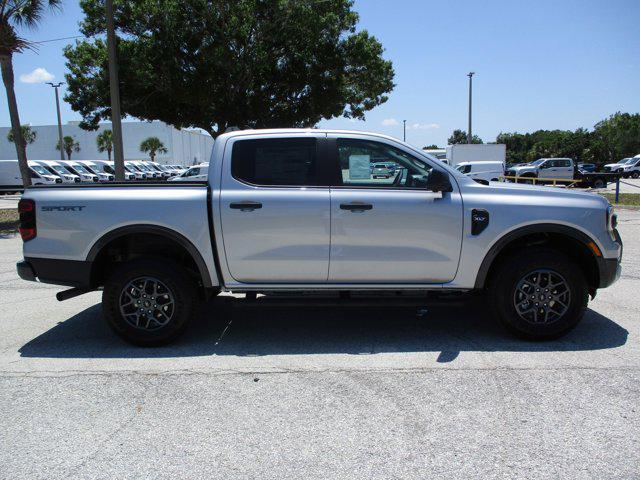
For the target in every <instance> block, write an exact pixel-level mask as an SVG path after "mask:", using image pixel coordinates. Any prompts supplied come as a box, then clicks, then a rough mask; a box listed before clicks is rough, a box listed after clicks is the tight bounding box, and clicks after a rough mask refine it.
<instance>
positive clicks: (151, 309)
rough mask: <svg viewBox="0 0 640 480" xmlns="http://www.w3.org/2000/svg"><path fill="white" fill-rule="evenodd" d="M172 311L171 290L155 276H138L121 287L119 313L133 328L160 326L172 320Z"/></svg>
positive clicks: (173, 304) (173, 307) (173, 309)
mask: <svg viewBox="0 0 640 480" xmlns="http://www.w3.org/2000/svg"><path fill="white" fill-rule="evenodd" d="M174 311H175V300H174V295H173V292H172V291H171V290H169V289H168V288H167V286H166V285H165V284H164V283H162V282H161V281H160V280H158V279H156V278H152V277H139V278H136V279H134V280H131V281H130V282H129V283H128V284H127V285H126V286H125V287H124V288H123V289H122V293H121V295H120V313H121V314H122V317H123V318H124V319H125V320H126V321H127V323H129V324H130V325H131V326H133V327H135V328H139V329H141V330H156V329H158V328H162V327H164V326H165V325H167V324H168V323H169V322H170V321H171V320H172V318H173V314H174Z"/></svg>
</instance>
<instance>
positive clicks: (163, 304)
mask: <svg viewBox="0 0 640 480" xmlns="http://www.w3.org/2000/svg"><path fill="white" fill-rule="evenodd" d="M195 291H196V286H195V284H194V282H193V280H191V278H190V277H189V276H188V275H187V273H186V272H185V270H184V269H183V268H182V267H181V266H180V265H178V264H176V263H174V262H171V261H170V260H166V259H162V260H161V259H153V258H145V259H139V260H134V261H131V262H127V263H124V264H122V265H121V266H119V267H118V268H117V269H116V270H115V271H114V272H113V274H112V275H111V276H110V277H109V279H108V280H107V282H106V283H105V286H104V292H103V294H102V306H103V312H104V316H105V319H106V321H107V323H108V324H109V326H110V327H111V328H112V329H113V330H114V331H115V333H117V334H118V335H119V336H120V337H122V338H123V339H124V340H126V341H127V342H130V343H133V344H135V345H140V346H147V347H152V346H159V345H165V344H167V343H170V342H172V341H173V340H175V339H176V338H177V337H178V336H179V335H181V334H182V333H183V332H184V331H185V330H186V328H187V326H188V324H189V321H190V320H191V316H192V313H193V310H194V305H195V302H196V295H195Z"/></svg>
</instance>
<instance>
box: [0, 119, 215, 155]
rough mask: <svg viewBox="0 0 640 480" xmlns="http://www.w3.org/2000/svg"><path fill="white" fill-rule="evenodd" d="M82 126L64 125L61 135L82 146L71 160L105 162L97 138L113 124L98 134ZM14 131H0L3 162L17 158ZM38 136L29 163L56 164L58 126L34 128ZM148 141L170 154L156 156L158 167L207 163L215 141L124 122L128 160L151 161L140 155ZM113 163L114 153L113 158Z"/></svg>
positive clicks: (186, 132)
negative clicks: (11, 135) (9, 136)
mask: <svg viewBox="0 0 640 480" xmlns="http://www.w3.org/2000/svg"><path fill="white" fill-rule="evenodd" d="M79 123H80V122H69V123H67V124H65V125H62V135H63V136H67V135H69V136H71V137H73V138H74V139H75V140H76V141H77V142H78V143H79V144H80V151H79V152H73V153H72V154H71V159H72V160H101V159H103V160H106V159H107V152H99V151H98V147H97V145H96V137H97V136H98V135H99V134H100V133H101V132H102V131H104V130H108V129H111V124H110V123H101V124H100V127H99V128H98V130H93V131H89V130H83V129H81V128H80V127H79ZM10 129H11V127H0V160H13V159H15V158H16V148H15V146H14V144H13V143H12V142H9V141H8V140H7V134H8V133H9V130H10ZM31 129H32V130H33V131H35V132H36V133H37V137H36V140H35V142H33V143H32V144H30V145H27V158H28V159H30V160H45V159H48V160H55V159H58V158H60V152H59V151H58V150H56V145H57V144H58V126H57V125H31ZM149 137H158V138H159V139H160V141H162V143H164V146H165V148H166V149H167V153H157V155H156V161H157V162H159V163H173V164H179V165H185V166H186V165H194V164H196V163H201V162H208V161H209V157H210V156H211V150H212V149H213V138H211V136H210V135H208V134H207V133H203V132H201V131H198V130H178V129H177V128H174V127H172V126H171V125H167V124H166V123H163V122H158V121H155V122H123V123H122V143H123V147H124V158H125V160H148V159H149V156H148V154H147V153H143V152H141V151H140V143H141V142H142V141H143V140H145V139H146V138H149ZM111 158H112V159H113V153H112V154H111Z"/></svg>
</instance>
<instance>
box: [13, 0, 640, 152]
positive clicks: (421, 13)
mask: <svg viewBox="0 0 640 480" xmlns="http://www.w3.org/2000/svg"><path fill="white" fill-rule="evenodd" d="M355 9H356V11H357V12H358V13H359V14H360V28H364V29H367V30H368V31H369V32H370V33H372V34H373V35H375V36H376V37H377V38H378V39H379V40H380V41H381V42H382V44H383V45H384V47H385V54H384V55H385V57H386V58H388V59H390V60H392V61H393V64H394V68H395V71H396V78H395V83H396V87H395V89H394V90H393V91H392V92H391V93H390V95H389V100H388V101H387V103H385V104H384V105H382V106H380V107H378V108H376V109H374V110H372V111H371V112H369V113H368V114H367V119H366V121H365V122H360V121H357V122H353V121H349V120H346V119H333V120H329V121H323V122H322V123H321V124H320V126H325V127H332V128H348V129H357V130H370V131H375V132H380V133H386V134H389V135H393V136H396V137H399V138H401V137H402V120H404V119H406V120H407V125H408V129H407V141H408V142H410V143H412V144H414V145H416V146H420V147H421V146H423V145H426V144H431V143H436V144H438V145H441V146H442V145H444V144H445V143H446V139H447V137H448V136H449V135H450V134H451V131H452V130H453V129H454V128H462V129H466V124H467V77H466V73H467V72H468V71H470V70H472V71H475V72H476V76H475V77H474V116H473V122H474V128H473V130H474V133H475V134H478V135H480V137H482V138H483V139H484V140H485V141H493V140H495V136H496V135H497V134H498V133H499V132H501V131H519V132H527V131H533V130H536V129H540V128H547V129H555V128H560V129H575V128H578V127H586V128H591V127H592V126H593V125H594V124H595V123H596V122H597V121H599V120H600V119H602V118H604V117H606V116H608V115H609V114H611V113H614V112H615V111H617V110H620V111H627V112H633V113H635V112H639V111H640V27H639V24H638V20H640V1H638V0H608V1H603V0H598V1H597V0H579V1H578V0H562V1H558V0H556V1H551V0H537V1H535V2H532V1H525V0H509V1H498V0H492V1H481V0H469V1H467V0H458V1H455V2H443V1H425V0H357V1H356V4H355ZM81 18H82V12H81V10H80V7H79V5H78V4H77V2H74V1H71V0H67V1H65V2H64V9H63V12H62V13H58V14H56V15H49V16H47V17H46V18H45V20H44V22H43V25H42V27H41V28H39V29H38V30H36V31H32V32H25V36H27V38H29V39H32V40H48V39H53V38H59V37H68V36H73V35H78V34H79V32H78V21H79V20H80V19H81ZM69 42H70V41H59V42H50V43H45V44H41V45H40V47H39V49H38V51H37V52H25V53H23V54H19V55H16V57H15V59H14V68H15V75H16V94H17V96H18V102H19V108H20V115H21V120H22V123H30V124H32V125H42V124H53V123H55V122H56V117H55V109H54V100H53V92H52V91H51V88H50V87H49V86H47V85H43V84H38V83H24V82H22V81H21V80H20V76H21V75H26V74H29V73H31V72H33V70H35V69H37V68H44V69H45V70H46V71H47V72H49V73H50V74H52V75H54V76H55V80H56V81H62V80H64V78H63V76H64V73H65V66H64V57H63V56H62V48H63V47H64V45H66V44H67V43H69ZM1 96H2V100H0V125H2V126H7V125H9V115H8V111H7V105H6V100H5V96H4V93H2V94H1ZM62 118H63V122H66V121H68V120H78V119H79V118H80V117H79V116H78V115H77V114H76V113H74V112H73V111H71V109H70V108H69V107H68V105H66V104H65V105H63V108H62Z"/></svg>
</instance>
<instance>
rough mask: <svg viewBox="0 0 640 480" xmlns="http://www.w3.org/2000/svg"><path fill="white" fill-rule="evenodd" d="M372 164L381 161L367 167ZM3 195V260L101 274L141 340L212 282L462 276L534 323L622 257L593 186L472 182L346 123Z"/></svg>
mask: <svg viewBox="0 0 640 480" xmlns="http://www.w3.org/2000/svg"><path fill="white" fill-rule="evenodd" d="M379 163H385V164H387V165H393V167H394V168H393V169H391V170H393V174H392V175H390V176H389V177H386V178H373V175H372V173H371V172H372V168H371V167H372V165H374V164H379ZM19 211H20V217H21V227H20V232H21V235H22V238H23V240H24V261H21V262H20V263H18V266H17V268H18V273H19V275H20V276H21V277H22V278H23V279H25V280H39V281H40V282H45V283H53V284H58V285H67V286H71V287H73V288H72V289H71V290H67V291H65V292H61V293H59V294H58V298H59V299H64V298H69V297H71V296H75V295H78V294H81V293H85V292H88V291H91V290H96V289H103V296H102V302H103V311H104V315H105V317H106V320H107V322H108V323H109V325H110V326H111V327H112V328H113V329H114V330H115V332H116V333H118V334H119V335H120V336H122V337H123V338H124V339H126V340H128V341H130V342H133V343H136V344H140V345H158V344H163V343H167V342H169V341H171V340H173V339H175V338H176V337H177V336H178V335H179V334H180V333H182V332H183V331H184V330H185V328H186V327H187V325H188V323H189V320H190V317H191V316H192V313H193V311H194V305H195V304H196V302H197V301H198V300H200V299H206V298H209V297H211V296H212V295H217V294H218V293H219V292H221V291H232V292H234V293H247V294H248V295H254V294H256V293H264V294H274V293H277V292H280V293H281V292H288V294H292V293H293V294H296V292H298V293H302V292H309V291H314V292H315V293H317V292H318V291H325V293H334V294H335V293H336V292H341V293H342V294H344V295H345V296H348V295H350V294H351V292H353V291H359V292H360V294H364V293H363V292H372V293H373V294H375V295H378V293H379V292H380V291H385V290H386V291H393V292H399V294H400V295H402V294H409V293H411V294H412V295H414V296H415V295H416V294H417V293H418V292H427V291H434V290H435V291H439V292H445V291H446V292H449V291H459V292H462V291H467V292H468V291H477V292H482V293H484V294H485V295H486V297H487V303H488V306H489V307H490V308H491V309H492V310H493V312H494V313H495V316H496V317H497V318H498V319H499V320H501V321H502V323H503V324H504V325H505V326H506V327H507V328H508V329H510V330H511V331H512V332H514V333H516V334H518V335H520V336H523V337H526V338H531V339H548V338H553V337H558V336H560V335H562V334H564V333H566V332H568V331H569V330H570V329H571V328H573V327H574V326H575V325H576V324H577V323H578V322H579V320H580V318H581V317H582V315H583V313H584V311H585V309H586V306H587V302H588V298H589V295H591V296H593V295H595V293H596V290H597V289H598V288H604V287H607V286H609V285H611V284H612V283H613V282H614V281H616V279H617V278H618V277H619V275H620V259H621V255H622V241H621V239H620V236H619V235H618V232H617V230H616V216H615V214H614V213H613V209H612V207H611V205H609V203H608V202H607V201H606V200H605V199H604V198H602V197H600V196H597V195H595V194H591V193H582V192H569V191H566V190H564V189H557V188H551V187H534V186H528V185H519V184H511V183H497V182H491V183H490V184H489V185H484V184H480V183H477V182H474V181H473V180H471V179H469V178H468V177H466V176H465V175H463V174H461V173H459V172H457V171H456V170H454V169H452V168H450V167H448V166H447V165H444V164H443V163H442V162H440V161H438V160H437V159H435V158H434V157H431V156H430V155H428V154H425V153H424V152H422V151H420V150H416V149H414V148H413V147H410V146H409V145H407V144H405V143H402V142H399V141H397V140H395V139H393V138H390V137H386V136H382V135H376V134H369V133H362V132H346V131H329V130H315V129H308V130H255V131H240V132H233V133H229V134H224V135H221V136H220V137H219V138H218V139H217V140H216V142H215V145H214V148H213V152H212V156H211V161H210V166H209V172H208V180H207V182H203V183H187V182H184V183H180V184H177V183H173V184H172V183H162V184H161V183H145V184H108V185H86V186H75V185H68V186H67V185H61V186H37V187H30V188H28V189H27V190H26V192H25V194H24V196H23V199H22V200H21V202H20V206H19ZM321 293H322V292H321ZM430 294H431V293H430ZM452 321H454V320H453V319H452Z"/></svg>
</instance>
